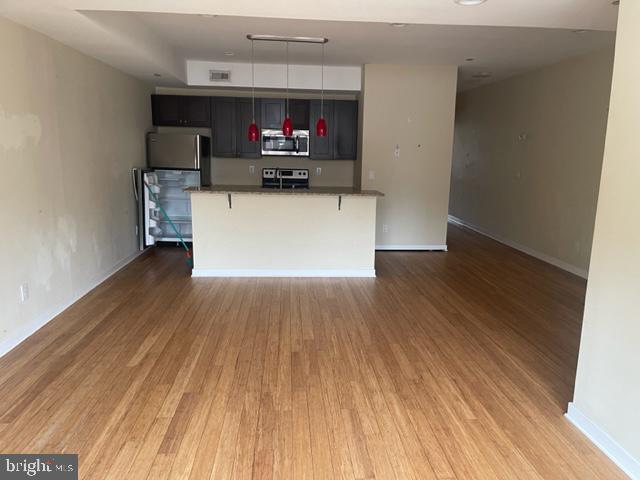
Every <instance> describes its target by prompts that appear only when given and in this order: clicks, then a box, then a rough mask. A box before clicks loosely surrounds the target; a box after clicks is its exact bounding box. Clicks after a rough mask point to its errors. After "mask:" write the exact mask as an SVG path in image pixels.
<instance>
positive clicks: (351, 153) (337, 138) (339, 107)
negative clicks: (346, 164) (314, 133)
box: [329, 100, 358, 160]
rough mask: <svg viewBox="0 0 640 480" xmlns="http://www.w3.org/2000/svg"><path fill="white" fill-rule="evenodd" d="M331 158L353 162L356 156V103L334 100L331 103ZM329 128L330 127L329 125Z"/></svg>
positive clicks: (353, 101) (354, 101)
mask: <svg viewBox="0 0 640 480" xmlns="http://www.w3.org/2000/svg"><path fill="white" fill-rule="evenodd" d="M333 125H334V126H333V135H334V149H333V158H335V159H336V160H354V159H355V158H356V156H357V154H358V102H357V101H356V100H335V101H334V103H333ZM329 128H331V126H330V125H329Z"/></svg>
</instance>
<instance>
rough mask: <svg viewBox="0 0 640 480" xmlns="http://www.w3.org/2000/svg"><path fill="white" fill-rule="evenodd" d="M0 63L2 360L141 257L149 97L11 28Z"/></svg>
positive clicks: (99, 67)
mask: <svg viewBox="0 0 640 480" xmlns="http://www.w3.org/2000/svg"><path fill="white" fill-rule="evenodd" d="M0 58H1V59H2V74H1V75H0V166H1V171H2V188H1V189H0V225H2V227H1V228H2V231H3V232H4V240H3V243H4V246H3V248H2V249H1V250H0V265H2V268H1V269H0V305H2V307H1V312H2V313H1V314H0V354H1V353H4V352H5V351H6V350H7V349H8V348H10V347H11V346H13V345H14V344H15V342H16V341H18V340H20V339H22V338H23V337H24V336H26V335H28V334H30V333H31V332H32V331H33V330H34V329H35V328H37V326H39V325H41V324H42V323H43V322H45V321H47V320H49V319H50V318H51V316H53V315H54V314H56V313H57V312H58V311H60V310H61V309H62V308H64V307H65V306H66V305H68V304H69V303H71V302H73V301H75V300H76V299H77V298H78V296H79V295H81V294H83V293H84V292H86V291H87V290H88V289H90V288H91V287H93V286H94V285H95V284H96V283H97V282H99V281H100V280H102V279H103V278H104V277H105V276H106V275H107V274H108V273H110V272H111V271H113V270H114V269H115V268H117V267H119V266H121V265H122V264H123V263H124V262H126V261H127V260H128V259H130V258H132V256H133V255H135V254H136V253H137V249H136V240H135V233H134V226H135V224H136V222H135V208H134V202H133V196H132V191H131V181H130V176H129V175H130V168H131V167H132V166H134V165H144V163H145V150H144V145H145V142H144V138H145V132H146V131H147V130H148V129H149V127H150V124H151V115H150V101H149V94H150V93H151V90H150V89H149V88H148V87H147V86H145V85H144V84H142V83H140V82H139V81H137V80H134V79H133V78H131V77H129V76H127V75H124V74H122V73H120V72H118V71H116V70H114V69H113V68H111V67H108V66H106V65H104V64H102V63H100V62H98V61H96V60H94V59H92V58H89V57H87V56H85V55H83V54H80V53H79V52H76V51H75V50H72V49H70V48H68V47H65V46H63V45H62V44H60V43H57V42H55V41H53V40H51V39H50V38H47V37H45V36H43V35H41V34H38V33H36V32H34V31H31V30H28V29H25V28H23V27H21V26H18V25H17V24H15V23H12V22H10V21H8V20H5V19H3V18H0ZM22 283H28V286H29V294H30V298H29V299H28V301H27V302H26V303H24V304H21V303H20V300H19V287H20V285H21V284H22Z"/></svg>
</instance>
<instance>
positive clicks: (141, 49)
mask: <svg viewBox="0 0 640 480" xmlns="http://www.w3.org/2000/svg"><path fill="white" fill-rule="evenodd" d="M292 5H293V6H294V7H293V8H292ZM248 12H250V13H251V15H252V16H250V17H249V16H246V14H247V13H248ZM0 15H4V16H6V17H8V18H10V19H13V20H14V21H17V22H18V23H22V24H24V25H26V26H28V27H30V28H33V29H35V30H38V31H40V32H42V33H44V34H46V35H49V36H51V37H53V38H55V39H57V40H59V41H61V42H62V43H65V44H67V45H70V46H72V47H74V48H77V49H78V50H81V51H83V52H85V53H87V54H89V55H92V56H94V57H96V58H98V59H101V60H103V61H105V62H106V63H109V64H111V65H113V66H115V67H116V68H119V69H121V70H123V71H126V72H128V73H131V74H132V75H135V76H137V77H139V78H143V79H145V80H147V81H150V82H153V83H155V84H158V85H174V86H179V85H184V84H185V82H186V76H185V61H186V60H188V59H199V60H214V61H227V62H228V61H232V62H242V61H248V60H249V59H250V44H249V41H248V40H246V34H247V33H258V34H275V35H305V36H326V37H329V38H330V42H329V43H328V44H327V47H326V62H327V63H328V64H332V65H360V64H364V63H414V64H415V63H422V64H424V63H439V64H456V65H460V67H461V76H460V78H461V80H460V85H461V87H462V88H471V87H473V86H475V85H478V84H483V83H487V82H490V81H495V80H498V79H501V78H505V77H507V76H510V75H514V74H517V73H520V72H524V71H527V70H530V69H533V68H536V67H539V66H542V65H546V64H551V63H555V62H557V61H560V60H562V59H565V58H569V57H572V56H576V55H580V54H583V53H586V52H589V51H592V50H596V49H600V48H605V47H607V46H611V45H613V42H614V33H613V30H614V29H615V24H616V17H617V7H615V6H613V5H612V4H611V0H535V1H532V0H488V1H487V2H486V3H485V4H482V5H480V6H477V7H461V6H459V5H457V4H455V3H454V2H453V1H452V0H421V1H418V0H393V1H380V0H351V1H349V0H323V1H322V2H317V1H313V2H308V1H301V2H298V3H292V2H291V1H290V0H269V1H268V2H256V1H255V0H234V1H232V2H231V1H228V0H227V1H224V2H222V1H211V0H182V1H180V2H176V1H175V0H46V1H43V0H0ZM277 17H289V18H277ZM290 17H296V18H290ZM390 22H407V23H409V25H408V26H407V27H405V28H394V27H391V26H390V25H389V23H390ZM523 27H526V28H523ZM576 29H584V30H588V31H586V32H584V33H573V31H572V30H576ZM226 51H232V52H233V53H234V56H233V57H227V56H224V52H226ZM290 54H291V57H290V58H291V61H292V62H293V63H319V60H320V49H319V47H317V46H315V47H314V46H310V45H291V46H290ZM469 57H472V58H475V61H473V62H467V61H465V59H466V58H469ZM256 60H257V61H260V62H264V63H269V62H282V61H283V60H284V49H283V46H282V45H280V44H265V43H256ZM481 71H489V72H491V73H492V77H491V78H490V79H485V80H478V79H473V78H472V75H473V74H474V73H478V72H481ZM154 73H160V74H161V75H162V77H161V78H157V77H155V76H154V75H153V74H154Z"/></svg>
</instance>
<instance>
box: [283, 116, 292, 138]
mask: <svg viewBox="0 0 640 480" xmlns="http://www.w3.org/2000/svg"><path fill="white" fill-rule="evenodd" d="M282 134H283V135H284V136H285V137H290V136H292V135H293V122H291V119H290V118H289V117H287V118H285V119H284V122H282Z"/></svg>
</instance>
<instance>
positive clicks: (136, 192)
mask: <svg viewBox="0 0 640 480" xmlns="http://www.w3.org/2000/svg"><path fill="white" fill-rule="evenodd" d="M131 183H132V187H133V198H134V199H135V202H136V227H135V228H136V237H137V238H138V248H139V249H140V250H144V248H145V244H144V230H145V223H144V188H145V187H144V183H143V169H142V168H133V169H132V170H131Z"/></svg>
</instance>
